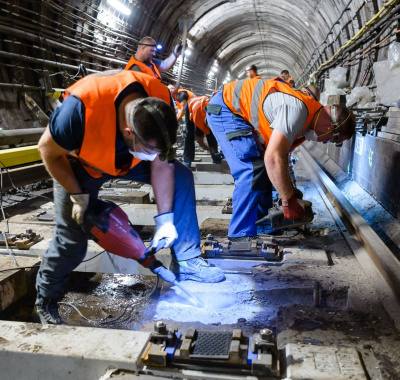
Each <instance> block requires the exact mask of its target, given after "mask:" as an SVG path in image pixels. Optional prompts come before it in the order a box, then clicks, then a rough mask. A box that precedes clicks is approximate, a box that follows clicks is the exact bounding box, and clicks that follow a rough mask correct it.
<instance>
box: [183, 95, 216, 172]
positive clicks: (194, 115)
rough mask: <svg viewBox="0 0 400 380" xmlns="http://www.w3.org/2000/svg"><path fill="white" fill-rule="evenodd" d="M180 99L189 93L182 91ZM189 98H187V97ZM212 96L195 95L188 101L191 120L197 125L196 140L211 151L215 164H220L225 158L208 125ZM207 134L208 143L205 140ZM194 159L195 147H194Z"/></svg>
mask: <svg viewBox="0 0 400 380" xmlns="http://www.w3.org/2000/svg"><path fill="white" fill-rule="evenodd" d="M177 98H178V101H181V100H182V99H186V98H187V94H185V93H183V92H181V93H179V94H178V95H177ZM186 100H187V99H186ZM209 101H210V98H209V97H208V96H194V97H192V98H191V99H190V100H189V101H187V106H188V110H189V118H190V122H191V123H193V124H194V126H195V136H196V141H197V143H198V144H199V145H200V147H201V148H203V149H204V150H207V151H208V152H210V155H211V158H212V160H213V163H214V164H220V163H221V161H222V158H223V155H222V154H221V153H218V142H217V140H216V139H215V137H214V135H213V133H212V132H211V129H210V128H209V127H208V125H207V113H206V110H205V108H206V107H207V105H208V103H209ZM204 136H206V139H207V143H205V141H204ZM193 159H194V149H193Z"/></svg>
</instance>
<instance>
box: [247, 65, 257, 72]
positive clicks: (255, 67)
mask: <svg viewBox="0 0 400 380" xmlns="http://www.w3.org/2000/svg"><path fill="white" fill-rule="evenodd" d="M250 70H253V71H255V72H257V66H256V65H250V66H247V67H246V71H250Z"/></svg>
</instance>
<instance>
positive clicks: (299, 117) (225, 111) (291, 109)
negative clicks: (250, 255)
mask: <svg viewBox="0 0 400 380" xmlns="http://www.w3.org/2000/svg"><path fill="white" fill-rule="evenodd" d="M310 95H311V94H306V93H304V92H301V91H298V90H296V89H293V88H291V87H289V86H288V85H287V84H286V83H283V82H282V80H281V79H280V78H276V79H268V80H263V79H259V80H255V79H245V80H240V81H235V82H232V83H228V84H225V85H224V86H223V88H222V89H221V90H220V91H219V92H218V93H217V94H216V95H215V96H214V97H213V98H211V100H210V103H209V105H208V106H207V120H208V125H209V127H210V128H211V130H212V131H213V133H214V135H215V137H216V139H217V141H218V144H219V145H220V147H221V149H222V152H223V154H224V156H225V158H226V160H227V162H228V164H229V167H230V169H231V173H232V176H233V178H234V180H235V189H234V191H233V199H232V205H233V214H232V219H231V222H230V225H229V230H228V236H229V238H230V240H232V241H235V240H239V241H240V240H250V239H251V238H252V237H254V236H256V235H257V232H258V230H257V226H256V221H257V220H258V219H262V218H264V217H265V216H266V215H267V214H268V210H269V209H270V208H271V207H272V185H273V186H274V187H275V189H276V190H277V192H278V194H279V196H280V198H281V200H282V206H283V213H284V217H285V218H286V219H292V220H296V219H301V218H304V216H305V205H306V204H305V203H304V202H307V201H302V200H299V199H297V198H296V196H295V189H294V187H293V185H292V183H291V181H290V177H289V172H288V167H289V165H288V152H289V151H290V150H292V149H294V148H295V147H297V146H299V145H300V144H301V143H303V142H304V141H305V140H313V141H319V142H323V143H327V142H332V143H335V144H336V145H340V144H341V143H342V141H344V140H347V139H350V138H351V136H352V135H353V133H354V130H355V118H354V115H353V114H352V113H351V112H350V111H349V110H348V109H347V108H346V107H344V106H338V105H336V106H325V107H323V106H322V105H321V104H320V103H319V102H318V101H317V100H316V99H315V96H314V97H313V96H310ZM308 204H309V202H308ZM260 233H263V232H260ZM264 233H265V232H264Z"/></svg>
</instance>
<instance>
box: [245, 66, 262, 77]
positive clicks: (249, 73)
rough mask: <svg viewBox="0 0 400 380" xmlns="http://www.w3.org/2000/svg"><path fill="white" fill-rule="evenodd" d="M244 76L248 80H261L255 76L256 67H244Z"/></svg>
mask: <svg viewBox="0 0 400 380" xmlns="http://www.w3.org/2000/svg"><path fill="white" fill-rule="evenodd" d="M246 75H247V78H249V79H261V77H260V76H259V75H258V74H257V66H256V65H251V66H248V67H246Z"/></svg>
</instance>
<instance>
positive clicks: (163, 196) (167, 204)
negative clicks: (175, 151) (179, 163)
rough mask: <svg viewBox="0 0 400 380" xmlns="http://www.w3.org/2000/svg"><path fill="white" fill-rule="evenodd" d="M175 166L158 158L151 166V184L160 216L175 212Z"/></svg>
mask: <svg viewBox="0 0 400 380" xmlns="http://www.w3.org/2000/svg"><path fill="white" fill-rule="evenodd" d="M174 171H175V165H174V164H169V163H168V161H160V160H159V159H158V158H156V159H155V160H154V161H153V162H152V164H151V184H152V186H153V191H154V196H155V198H156V202H157V210H158V213H159V214H163V213H165V212H170V211H173V206H174V191H175V179H174Z"/></svg>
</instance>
